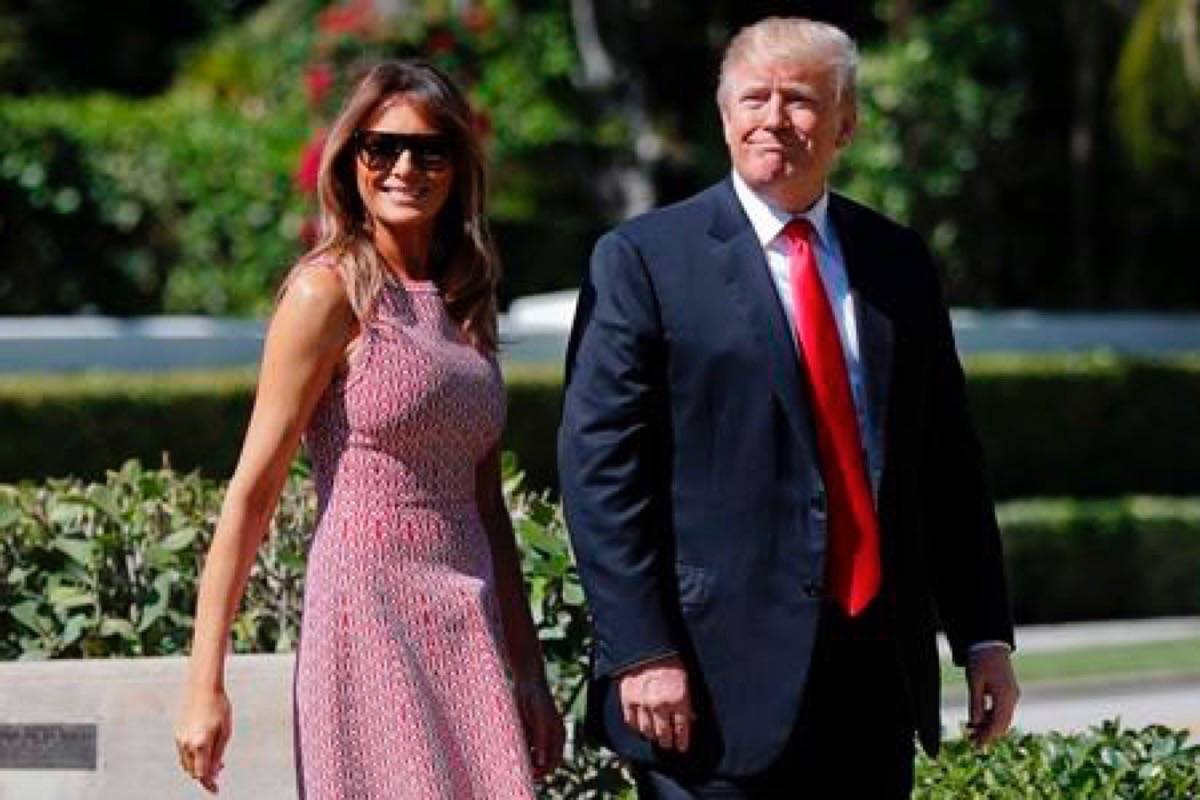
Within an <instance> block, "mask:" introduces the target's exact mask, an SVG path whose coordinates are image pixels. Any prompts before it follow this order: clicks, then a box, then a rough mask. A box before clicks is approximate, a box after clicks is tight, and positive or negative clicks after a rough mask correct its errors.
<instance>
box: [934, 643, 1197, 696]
mask: <svg viewBox="0 0 1200 800" xmlns="http://www.w3.org/2000/svg"><path fill="white" fill-rule="evenodd" d="M1019 644H1020V643H1019V642H1018V646H1019ZM1013 666H1014V667H1015V668H1016V671H1017V679H1018V680H1019V681H1020V682H1021V685H1022V686H1029V685H1031V684H1045V683H1056V684H1057V683H1074V682H1078V683H1093V682H1103V681H1106V680H1112V679H1129V678H1137V677H1142V676H1144V677H1146V678H1153V677H1158V676H1167V675H1179V676H1185V675H1186V676H1200V639H1179V640H1175V641H1168V642H1142V643H1138V644H1124V645H1104V646H1098V647H1081V648H1077V649H1073V650H1063V651H1060V652H1036V653H1022V652H1021V651H1020V650H1019V649H1018V650H1017V652H1016V653H1014V654H1013ZM942 686H943V688H944V689H946V690H950V691H965V689H966V684H965V682H964V680H963V672H962V670H961V669H959V668H958V667H955V666H954V665H952V664H951V663H950V662H949V661H948V660H947V661H943V662H942Z"/></svg>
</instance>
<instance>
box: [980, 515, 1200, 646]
mask: <svg viewBox="0 0 1200 800" xmlns="http://www.w3.org/2000/svg"><path fill="white" fill-rule="evenodd" d="M997 511H998V515H999V518H1000V527H1001V530H1002V531H1003V533H1004V546H1005V556H1006V558H1007V560H1008V571H1009V577H1010V581H1011V584H1012V586H1011V589H1012V596H1013V606H1014V608H1013V613H1014V615H1015V616H1016V618H1017V619H1018V620H1019V621H1020V622H1022V623H1026V624H1028V623H1037V622H1059V621H1063V620H1087V619H1120V618H1137V617H1154V616H1166V615H1175V614H1200V501H1198V500H1196V499H1194V498H1189V499H1180V498H1165V497H1125V498H1119V499H1112V500H1093V501H1079V500H1017V501H1010V502H1007V503H1002V504H1000V506H999V508H998V509H997Z"/></svg>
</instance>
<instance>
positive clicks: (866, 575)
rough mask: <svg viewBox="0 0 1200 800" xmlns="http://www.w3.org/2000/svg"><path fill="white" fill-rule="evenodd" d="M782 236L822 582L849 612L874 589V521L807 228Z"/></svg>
mask: <svg viewBox="0 0 1200 800" xmlns="http://www.w3.org/2000/svg"><path fill="white" fill-rule="evenodd" d="M783 233H784V236H785V237H786V238H787V241H788V245H789V248H788V249H789V254H790V255H789V262H790V277H791V285H792V302H793V307H794V309H795V317H796V332H797V334H798V338H799V340H800V360H801V362H802V363H803V364H804V368H805V371H806V373H807V375H808V387H809V396H810V398H811V401H812V413H813V422H814V427H815V428H816V433H817V452H818V457H819V459H820V462H821V477H822V479H823V480H824V481H825V493H826V496H827V497H828V503H827V507H828V520H829V522H828V529H827V536H828V544H827V548H826V553H827V554H826V560H827V565H826V566H827V572H826V575H827V581H828V583H829V588H830V592H831V594H832V595H833V597H834V599H836V600H837V601H838V602H839V603H840V604H841V605H842V607H843V608H844V609H846V612H847V613H848V614H849V615H850V616H852V617H853V616H855V615H857V614H858V613H860V612H861V611H862V610H863V609H864V608H866V607H867V605H868V604H869V603H870V602H871V599H872V598H874V597H875V594H876V593H877V592H878V591H879V578H880V566H879V519H878V517H877V516H876V514H875V503H874V500H873V499H872V496H871V486H870V483H869V482H868V480H867V469H866V464H865V463H864V459H863V448H862V439H861V437H860V434H859V429H858V415H857V414H856V413H855V411H854V398H853V396H852V395H851V393H850V381H849V379H848V378H847V375H846V359H845V356H844V355H843V353H842V339H841V336H840V335H839V334H838V327H837V321H836V320H835V319H834V316H833V309H831V308H830V306H829V297H828V296H827V295H826V294H825V286H824V284H823V283H822V282H821V272H820V270H818V269H817V258H816V255H815V254H814V252H813V246H812V225H811V224H810V223H809V221H808V220H806V219H802V218H797V219H794V220H792V221H791V222H789V223H788V225H787V227H786V228H784V230H783Z"/></svg>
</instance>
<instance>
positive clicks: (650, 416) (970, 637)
mask: <svg viewBox="0 0 1200 800" xmlns="http://www.w3.org/2000/svg"><path fill="white" fill-rule="evenodd" d="M830 215H831V217H832V221H833V224H834V226H835V228H836V230H837V234H838V236H839V239H840V241H841V243H842V248H843V251H844V255H845V261H846V269H847V272H848V276H849V280H850V286H851V292H852V294H853V297H854V302H855V303H856V316H857V324H858V333H859V341H860V347H861V355H862V361H863V366H864V370H865V377H866V382H867V396H868V398H869V400H868V402H869V403H870V404H871V406H872V418H874V419H878V420H881V429H882V430H883V431H884V434H883V448H884V459H883V460H884V469H883V475H882V479H881V484H880V490H879V498H878V507H879V514H880V523H881V536H882V542H881V547H882V551H883V553H882V555H883V567H884V583H883V587H882V590H881V598H882V602H883V603H884V608H886V609H887V612H888V614H889V618H890V619H891V622H892V628H893V630H894V632H895V634H896V638H897V642H898V645H897V650H898V653H897V656H898V658H897V659H896V664H898V665H899V669H900V672H901V673H902V679H903V680H902V685H903V686H905V687H906V690H907V692H908V696H909V700H910V706H911V708H912V710H913V713H914V722H915V724H916V727H917V731H918V733H919V736H920V738H921V741H922V743H923V745H924V747H925V749H926V750H927V751H929V752H936V750H937V746H938V741H939V739H940V724H939V706H938V700H939V685H938V676H939V672H938V660H937V653H936V647H935V635H934V634H935V629H936V627H937V625H938V623H939V621H940V623H941V624H942V625H943V626H944V628H945V630H946V632H947V635H948V638H949V640H950V642H951V645H952V647H953V649H954V654H955V657H956V659H957V660H958V661H959V663H962V661H963V659H964V657H965V652H966V649H967V648H968V647H969V646H970V645H971V644H973V643H975V642H980V641H984V640H1003V641H1008V642H1011V641H1012V625H1011V621H1010V616H1009V605H1008V597H1007V591H1006V588H1005V580H1004V571H1003V564H1002V558H1001V551H1000V542H999V535H998V533H997V528H996V521H995V516H994V512H993V509H992V502H991V499H990V497H989V494H988V491H987V488H986V483H985V480H984V474H983V464H982V460H981V456H980V451H979V446H978V443H977V439H976V436H975V434H974V432H973V430H972V426H971V423H970V421H969V418H968V414H967V408H966V402H965V395H964V385H963V374H962V370H961V368H960V366H959V362H958V358H957V356H956V353H955V349H954V341H953V338H952V335H951V330H950V323H949V317H948V314H947V311H946V308H945V306H944V303H943V300H942V296H941V291H940V287H939V282H938V276H937V273H936V270H935V267H934V264H933V261H932V259H931V257H930V255H929V252H928V250H927V249H926V247H925V245H924V244H923V242H922V241H921V240H920V238H919V237H918V236H917V235H916V234H915V233H913V232H912V231H911V230H909V229H906V228H904V227H901V226H900V225H897V224H896V223H894V222H891V221H890V220H888V219H886V218H884V217H883V216H881V215H879V214H877V213H875V212H873V211H871V210H869V209H867V208H865V207H863V206H861V205H858V204H856V203H854V202H852V201H850V200H848V199H846V198H844V197H841V196H838V195H833V196H832V197H831V198H830ZM812 425H813V422H812V418H811V416H810V414H809V409H808V406H807V402H806V389H805V386H804V378H803V375H802V372H801V365H800V361H799V358H798V356H797V352H796V348H795V344H794V340H793V339H792V336H791V334H790V333H789V331H788V327H787V321H786V317H785V316H784V312H783V309H782V307H781V306H780V304H779V299H778V295H777V293H776V290H775V288H774V286H773V285H772V283H771V279H770V275H769V273H768V270H767V264H766V258H765V255H764V253H763V251H762V247H761V246H760V244H759V242H758V240H757V238H756V237H755V234H754V232H753V229H752V228H751V226H750V222H749V220H748V219H747V218H746V216H745V213H744V211H743V210H742V208H741V206H740V204H739V203H738V201H737V199H736V195H735V194H734V192H733V187H732V184H731V183H730V181H729V180H725V181H723V182H721V183H719V184H717V185H715V186H713V187H711V188H709V189H708V190H706V191H704V192H702V193H700V194H698V195H695V196H694V197H691V198H689V199H687V200H684V201H683V202H681V203H678V204H676V205H673V206H669V207H667V208H663V209H660V210H658V211H654V212H651V213H649V214H646V215H644V216H641V217H638V218H636V219H634V220H631V221H629V222H626V223H624V224H622V225H621V226H619V227H618V228H616V229H615V230H613V231H611V232H610V233H608V234H606V235H605V236H603V237H602V238H601V239H600V240H599V241H598V242H597V244H596V247H595V251H594V253H593V255H592V261H591V266H590V270H589V275H588V277H587V280H586V281H585V283H584V286H583V288H582V291H581V293H580V300H579V307H578V310H577V313H576V319H575V325H574V328H573V331H572V335H571V341H570V345H569V348H568V356H567V383H566V389H565V395H564V408H563V419H562V425H561V428H560V431H559V471H560V480H561V486H562V493H563V501H564V505H565V510H566V516H567V523H568V526H569V530H570V534H571V539H572V544H573V546H574V549H575V554H576V557H577V560H578V566H579V573H580V577H581V578H582V581H583V585H584V589H585V591H586V593H587V597H588V602H589V606H590V609H591V613H592V617H593V623H594V628H593V629H594V635H595V646H594V652H593V680H592V684H591V686H590V703H589V724H590V726H591V728H592V730H593V731H594V732H596V733H598V734H599V735H600V736H601V737H602V739H603V740H604V741H605V742H606V743H607V744H609V745H610V746H611V747H612V748H613V749H615V750H616V751H617V752H618V753H619V754H621V755H623V756H625V757H627V758H631V759H635V760H640V761H644V762H648V763H660V762H662V761H664V760H669V759H671V758H673V757H674V756H672V755H670V754H665V753H663V752H661V751H658V750H657V749H655V748H652V747H651V746H650V745H649V744H648V743H647V742H646V741H645V740H643V739H642V738H641V737H639V736H638V735H637V734H636V732H634V731H633V730H631V729H629V728H628V727H627V726H626V725H625V723H624V722H623V721H622V719H621V714H620V708H619V702H618V698H617V692H616V682H615V680H614V676H615V674H617V673H619V672H620V671H621V670H622V669H623V668H627V667H629V666H631V665H634V664H637V663H640V662H643V661H646V660H649V659H653V658H654V657H656V656H660V655H663V654H667V653H678V654H680V655H681V656H682V657H683V658H684V660H685V662H686V663H687V664H688V667H689V676H690V678H691V683H692V688H693V691H694V694H695V702H696V706H697V713H698V719H697V721H696V727H695V742H696V744H695V745H694V747H693V748H692V752H691V753H690V754H689V755H688V756H687V757H686V758H687V759H689V760H691V761H693V762H696V765H698V766H703V767H704V768H707V769H714V770H716V771H718V772H720V773H723V774H729V775H738V774H748V773H753V772H757V771H759V770H761V769H764V768H765V767H766V766H768V765H769V764H770V763H771V761H772V760H773V759H774V758H775V757H776V756H777V755H778V754H779V753H780V751H781V750H782V748H783V746H784V744H785V743H786V742H787V740H788V737H789V734H790V733H791V731H792V728H793V725H794V723H795V720H796V716H797V711H798V709H799V705H800V698H801V694H802V692H803V690H804V684H805V677H806V674H807V671H808V666H809V662H810V658H811V655H812V647H813V640H814V634H815V631H816V625H817V619H818V616H819V614H820V610H821V607H822V594H823V586H822V576H823V575H824V570H825V552H826V545H825V519H826V517H825V495H824V491H823V487H822V481H821V476H820V472H819V469H818V466H817V458H816V451H815V444H814V435H813V430H812ZM880 668H881V669H896V668H897V667H896V666H895V665H881V666H880Z"/></svg>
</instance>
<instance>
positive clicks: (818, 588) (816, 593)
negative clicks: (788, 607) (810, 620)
mask: <svg viewBox="0 0 1200 800" xmlns="http://www.w3.org/2000/svg"><path fill="white" fill-rule="evenodd" d="M824 592H825V587H824V586H822V585H821V584H820V583H818V582H817V581H809V582H808V583H806V584H804V593H805V594H806V595H808V596H809V597H820V596H821V595H822V594H823V593H824Z"/></svg>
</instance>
